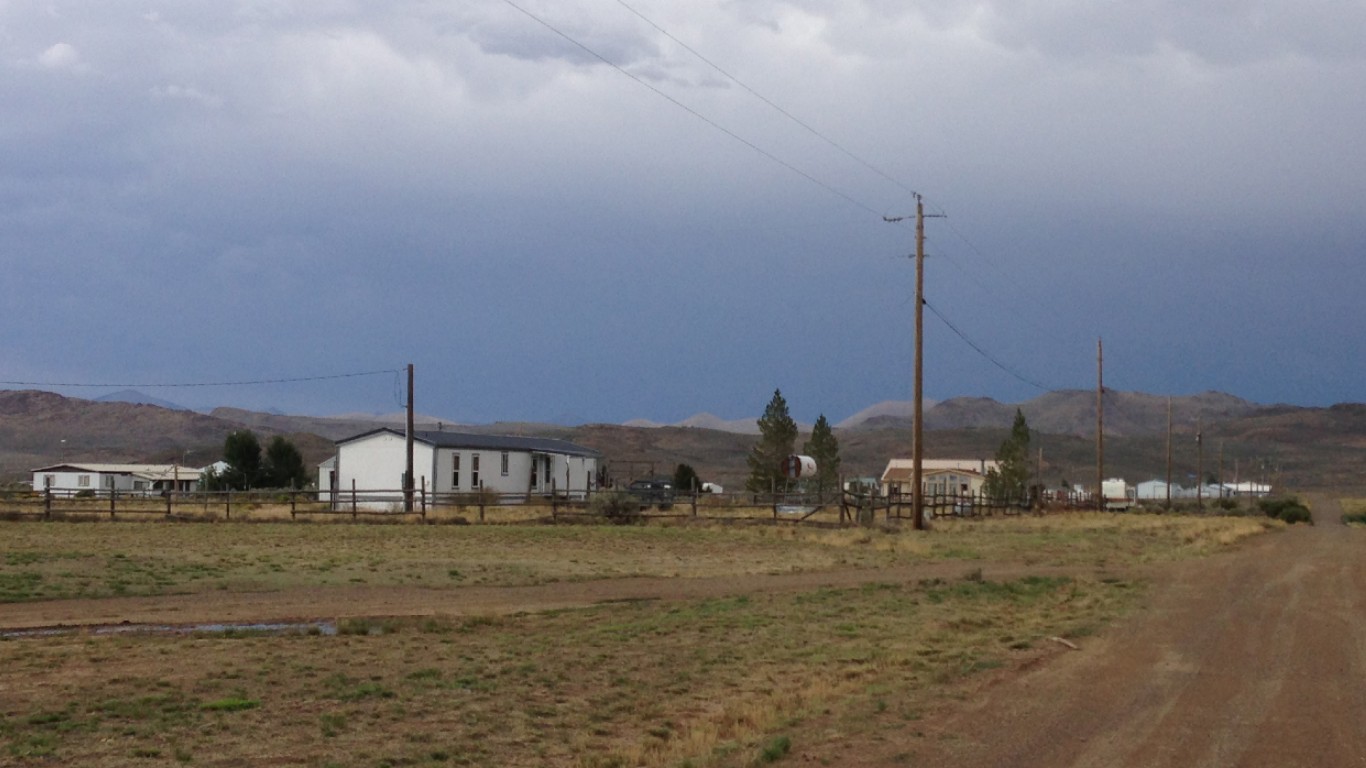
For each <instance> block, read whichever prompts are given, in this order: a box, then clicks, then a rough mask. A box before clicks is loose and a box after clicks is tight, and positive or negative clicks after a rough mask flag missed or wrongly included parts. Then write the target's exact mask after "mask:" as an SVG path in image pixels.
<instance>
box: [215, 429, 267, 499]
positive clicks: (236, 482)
mask: <svg viewBox="0 0 1366 768" xmlns="http://www.w3.org/2000/svg"><path fill="white" fill-rule="evenodd" d="M223 461H225V462H227V463H228V468H227V469H225V470H224V471H222V472H220V473H218V474H217V476H216V480H217V482H216V483H210V485H217V486H218V487H219V488H225V489H230V490H234V491H241V490H246V489H248V488H251V487H252V486H254V485H257V484H258V483H259V482H260V479H261V443H260V442H258V441H257V439H256V434H255V433H253V432H252V431H251V430H250V429H239V430H237V431H235V432H229V433H228V437H227V439H225V440H224V441H223Z"/></svg>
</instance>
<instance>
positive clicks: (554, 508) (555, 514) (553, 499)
mask: <svg viewBox="0 0 1366 768" xmlns="http://www.w3.org/2000/svg"><path fill="white" fill-rule="evenodd" d="M555 482H556V481H555V478H553V477H552V478H550V519H551V520H559V519H560V495H559V494H558V493H556V492H555V491H556V488H555Z"/></svg>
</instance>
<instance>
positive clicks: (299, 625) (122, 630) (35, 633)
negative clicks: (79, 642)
mask: <svg viewBox="0 0 1366 768" xmlns="http://www.w3.org/2000/svg"><path fill="white" fill-rule="evenodd" d="M239 632H240V633H245V634H254V635H327V636H331V635H335V634H337V622H335V621H289V622H244V623H229V622H224V623H211V624H100V625H95V626H85V627H40V628H38V629H9V630H0V638H3V639H22V638H31V637H62V636H66V635H80V634H86V635H97V636H98V635H201V634H202V635H225V636H226V635H233V634H237V633H239Z"/></svg>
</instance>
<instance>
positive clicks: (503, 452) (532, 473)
mask: <svg viewBox="0 0 1366 768" xmlns="http://www.w3.org/2000/svg"><path fill="white" fill-rule="evenodd" d="M601 457H602V455H601V454H600V453H598V452H597V451H595V450H593V449H591V448H585V447H583V446H581V445H576V444H574V443H571V442H569V441H567V440H556V439H553V438H546V437H520V436H513V435H480V434H472V433H467V432H451V431H447V430H444V429H437V430H420V431H416V432H414V433H413V486H414V488H415V489H417V490H418V491H423V490H425V491H426V492H427V493H429V494H433V493H435V494H447V493H474V492H477V491H480V490H483V491H486V492H491V493H498V494H526V495H532V494H535V495H548V494H551V493H555V494H559V495H570V494H573V495H581V494H583V493H586V492H587V491H590V490H592V489H594V488H596V487H597V481H598V460H599V459H600V458H601ZM405 466H406V440H405V438H404V435H403V432H402V431H400V430H396V429H392V428H390V427H382V428H380V429H375V430H372V431H370V432H365V433H363V434H360V435H356V436H355V437H349V438H346V439H344V440H339V441H337V455H336V457H335V458H333V459H331V460H330V461H328V462H324V463H323V464H322V465H321V466H320V467H319V473H318V475H319V477H318V479H319V486H318V487H319V490H320V491H321V493H320V494H319V496H320V498H321V500H322V501H329V500H331V494H330V493H329V491H335V492H336V493H337V494H338V495H339V497H340V496H344V495H345V494H347V493H349V492H350V490H351V489H352V488H353V487H354V488H355V489H356V492H357V494H359V495H364V496H366V497H367V498H369V499H371V500H372V501H373V500H375V499H384V500H390V501H400V500H401V499H402V488H403V471H404V468H405ZM324 483H326V484H324ZM381 503H383V502H381Z"/></svg>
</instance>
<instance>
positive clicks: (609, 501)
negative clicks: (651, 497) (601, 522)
mask: <svg viewBox="0 0 1366 768" xmlns="http://www.w3.org/2000/svg"><path fill="white" fill-rule="evenodd" d="M588 511H589V512H591V513H592V514H595V515H602V516H603V517H605V518H607V519H608V520H610V521H612V522H614V523H617V524H619V525H624V524H626V523H637V522H640V499H637V498H636V497H635V496H632V495H631V494H629V493H627V492H625V491H603V492H601V493H597V494H594V495H593V498H592V500H591V501H589V502H588Z"/></svg>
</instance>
